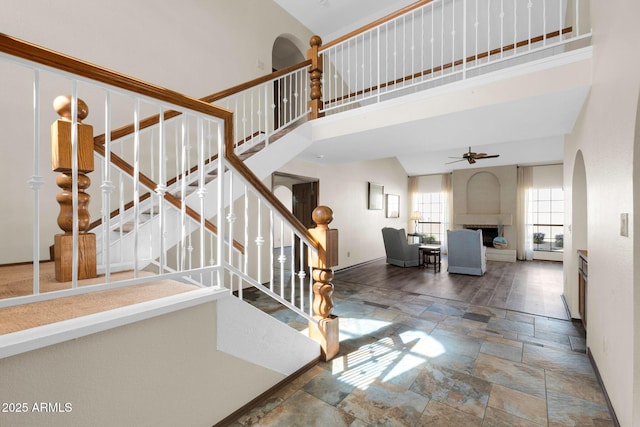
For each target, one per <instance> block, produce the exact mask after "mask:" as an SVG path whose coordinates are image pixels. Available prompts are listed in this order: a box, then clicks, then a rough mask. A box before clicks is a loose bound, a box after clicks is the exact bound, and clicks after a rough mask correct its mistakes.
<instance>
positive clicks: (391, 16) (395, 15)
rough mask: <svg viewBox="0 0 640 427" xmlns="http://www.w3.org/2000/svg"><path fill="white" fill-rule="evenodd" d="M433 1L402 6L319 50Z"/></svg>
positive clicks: (320, 49)
mask: <svg viewBox="0 0 640 427" xmlns="http://www.w3.org/2000/svg"><path fill="white" fill-rule="evenodd" d="M432 1H433V0H420V1H417V2H415V3H413V4H410V5H409V6H406V7H404V8H402V9H400V10H398V11H396V12H393V13H391V14H389V15H387V16H384V17H382V18H380V19H378V20H376V21H373V22H371V23H370V24H367V25H364V26H362V27H360V28H358V29H357V30H354V31H351V32H350V33H347V34H345V35H344V36H342V37H339V38H337V39H335V40H332V41H330V42H329V43H327V44H325V45H324V46H320V48H319V49H318V50H319V51H323V50H326V49H329V48H330V47H332V46H335V45H337V44H339V43H342V42H343V41H345V40H348V39H350V38H352V37H355V36H357V35H360V34H362V33H364V32H365V31H368V30H370V29H372V28H375V27H377V26H378V25H381V24H384V23H385V22H389V21H391V20H393V19H395V18H397V17H399V16H402V15H404V14H405V13H409V12H411V11H412V10H415V9H418V8H419V7H422V6H424V5H426V4H429V3H431V2H432Z"/></svg>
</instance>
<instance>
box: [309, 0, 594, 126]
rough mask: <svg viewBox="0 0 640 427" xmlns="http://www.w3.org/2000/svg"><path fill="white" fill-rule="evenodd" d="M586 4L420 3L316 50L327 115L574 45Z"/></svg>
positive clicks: (551, 0) (584, 31) (536, 0)
mask: <svg viewBox="0 0 640 427" xmlns="http://www.w3.org/2000/svg"><path fill="white" fill-rule="evenodd" d="M590 35H591V30H590V22H589V2H588V1H587V0H529V1H524V0H433V1H429V0H424V1H419V2H416V3H415V4H414V5H411V6H409V7H407V8H405V9H403V10H401V11H399V12H397V13H395V14H393V15H390V16H389V17H386V18H383V19H381V20H379V21H377V22H374V23H372V24H370V25H368V26H366V27H363V28H361V29H360V30H357V31H354V32H353V33H350V34H348V35H347V36H345V37H343V38H341V39H338V40H335V41H333V42H330V43H327V44H325V45H324V46H321V47H320V48H319V50H320V54H321V56H322V63H323V64H324V73H323V79H322V85H323V94H322V99H323V107H322V109H321V112H324V113H325V114H330V113H334V112H339V111H344V110H347V109H352V108H357V107H359V106H363V105H368V104H371V103H377V102H381V101H384V100H387V99H391V98H394V97H398V96H401V95H405V94H408V93H412V92H416V91H419V90H424V89H428V88H432V87H434V86H439V85H443V84H446V83H451V82H454V81H459V80H465V79H467V78H469V77H473V76H477V75H479V74H483V73H487V72H490V71H494V70H496V69H499V68H503V67H508V66H512V65H516V64H519V63H523V62H527V61H531V60H535V59H539V58H541V57H543V56H549V55H554V54H558V53H561V52H563V51H566V50H569V49H572V48H574V47H580V46H582V45H581V44H580V43H581V41H582V40H584V39H587V38H588V37H590Z"/></svg>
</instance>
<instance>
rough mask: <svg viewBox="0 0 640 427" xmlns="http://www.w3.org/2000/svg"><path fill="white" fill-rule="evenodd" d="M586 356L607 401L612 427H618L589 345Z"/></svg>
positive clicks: (616, 418) (618, 423) (618, 424)
mask: <svg viewBox="0 0 640 427" xmlns="http://www.w3.org/2000/svg"><path fill="white" fill-rule="evenodd" d="M587 356H589V362H591V366H592V367H593V371H594V372H595V374H596V379H597V380H598V384H600V388H601V389H602V393H604V399H605V401H606V402H607V407H608V408H609V414H611V420H612V422H613V425H614V427H620V422H619V421H618V417H617V416H616V411H615V410H614V409H613V405H612V404H611V400H610V399H609V393H607V389H606V387H605V386H604V382H603V381H602V377H601V376H600V371H599V370H598V365H596V360H595V359H594V358H593V356H592V355H591V350H590V349H589V347H587Z"/></svg>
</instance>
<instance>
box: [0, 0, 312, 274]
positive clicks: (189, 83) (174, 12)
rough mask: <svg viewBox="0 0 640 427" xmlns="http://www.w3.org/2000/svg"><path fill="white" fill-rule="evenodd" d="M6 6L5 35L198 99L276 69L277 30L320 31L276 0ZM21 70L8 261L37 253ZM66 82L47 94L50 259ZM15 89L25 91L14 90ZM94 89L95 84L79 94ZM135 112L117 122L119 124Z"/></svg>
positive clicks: (6, 87)
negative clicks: (59, 103)
mask: <svg viewBox="0 0 640 427" xmlns="http://www.w3.org/2000/svg"><path fill="white" fill-rule="evenodd" d="M0 10H2V13H1V14H0V29H1V31H2V32H3V33H5V34H8V35H10V36H13V37H17V38H20V39H23V40H26V41H29V42H32V43H35V44H38V45H41V46H44V47H46V48H49V49H53V50H56V51H60V52H62V53H65V54H68V55H71V56H74V57H77V58H80V59H83V60H85V61H89V62H92V63H95V64H97V65H100V66H103V67H106V68H110V69H112V70H115V71H118V72H120V73H123V74H128V75H130V76H132V77H135V78H138V79H141V80H144V81H148V82H150V83H153V84H155V85H159V86H163V87H167V88H169V89H171V90H175V91H178V92H181V93H184V94H186V95H189V96H193V97H196V98H199V97H203V96H205V95H209V94H211V93H214V92H217V91H219V90H222V89H226V88H229V87H231V86H233V85H236V84H239V83H242V82H245V81H248V80H250V79H253V78H255V77H258V76H261V75H264V74H267V73H269V72H270V71H271V60H272V59H271V52H272V47H273V43H274V41H275V40H276V38H277V37H278V36H280V35H282V34H287V38H288V39H290V40H291V39H294V40H295V41H296V42H297V43H296V45H297V46H299V48H300V49H301V50H303V51H304V49H306V46H307V45H308V40H309V38H310V37H311V35H312V34H311V32H310V31H309V30H307V29H306V28H305V27H303V26H302V25H301V24H300V23H298V22H297V21H295V20H294V19H293V18H292V17H291V16H290V15H289V14H288V13H286V12H285V11H284V10H282V9H281V8H280V7H279V6H277V5H276V4H275V3H274V2H271V1H264V0H233V1H232V0H207V1H204V0H184V1H180V2H175V1H168V0H140V1H134V2H131V1H127V0H113V1H109V2H99V1H80V0H59V1H56V2H51V1H41V2H18V1H13V0H0ZM13 72H14V70H13V68H12V69H11V70H7V69H6V68H4V67H3V66H2V65H0V74H2V75H3V79H2V81H0V93H2V94H3V98H2V100H0V111H2V112H3V115H2V118H0V124H1V125H2V126H1V127H2V129H3V139H2V141H1V142H0V144H1V152H2V156H1V158H0V165H1V167H0V181H2V182H3V184H4V185H5V186H6V188H10V189H11V208H10V209H2V210H0V222H2V223H3V224H10V226H8V227H6V228H5V231H4V235H3V239H5V241H7V242H12V244H11V245H0V264H4V263H11V262H23V261H30V260H31V259H32V248H31V240H32V237H31V233H32V231H31V230H32V226H31V222H32V217H31V212H32V199H33V193H32V191H31V190H30V189H29V188H28V186H27V181H28V180H29V179H30V178H31V175H32V174H33V171H32V160H31V158H32V132H31V129H32V127H33V124H32V121H31V120H32V119H31V116H30V111H31V108H32V107H31V103H32V95H31V80H30V79H31V74H27V75H26V76H20V79H19V80H17V81H14V80H11V75H10V74H12V73H13ZM7 76H9V77H10V78H6V77H7ZM47 80H49V79H47ZM61 87H62V88H64V89H60V90H59V91H57V93H54V92H52V93H48V92H47V93H43V95H42V99H41V104H42V108H41V120H42V126H41V135H42V137H41V148H40V150H41V156H40V175H41V176H43V177H44V180H45V185H44V188H43V190H42V196H41V197H40V203H41V209H42V211H43V215H41V219H40V221H41V227H42V233H41V235H40V239H41V241H42V245H41V250H40V256H41V257H43V258H48V246H49V245H50V244H52V243H53V235H54V234H56V233H59V232H60V230H59V228H58V226H57V225H56V216H57V213H58V211H59V207H58V204H57V203H56V202H55V194H56V193H57V192H58V191H59V189H58V187H57V186H56V185H55V182H54V180H55V175H56V174H55V173H53V172H51V169H50V164H51V158H50V154H49V152H50V148H49V147H50V143H49V126H50V123H51V122H52V121H53V120H54V119H55V118H57V117H56V114H55V113H54V112H53V110H52V107H51V103H52V100H53V98H54V97H55V96H57V95H60V94H61V93H60V92H63V93H70V91H71V89H70V85H69V84H66V85H64V86H61ZM14 91H16V92H18V91H19V92H18V93H19V95H17V96H14V95H13V94H14V93H16V92H14ZM86 95H87V93H86V91H85V92H82V93H81V94H80V96H81V97H84V96H86ZM99 107H100V106H96V105H89V108H90V113H89V117H88V119H87V121H88V122H89V123H90V124H94V126H95V127H96V133H101V132H99V130H100V128H101V127H102V125H101V122H102V121H103V119H102V117H101V116H100V115H99V113H97V111H98V110H99ZM131 119H132V117H131V118H127V120H126V121H125V122H123V123H119V120H115V118H114V121H117V122H118V123H117V124H118V125H120V124H124V123H130V122H131V121H132V120H131ZM114 124H116V123H114ZM91 178H92V180H93V185H92V189H93V190H94V191H98V190H95V188H99V173H98V172H94V173H93V174H91ZM94 194H95V193H94ZM96 197H97V196H94V199H93V200H94V201H93V202H92V205H91V207H92V208H93V209H92V211H93V212H92V217H93V219H94V220H95V219H96V218H97V216H98V212H96V209H97V205H98V202H97V199H96Z"/></svg>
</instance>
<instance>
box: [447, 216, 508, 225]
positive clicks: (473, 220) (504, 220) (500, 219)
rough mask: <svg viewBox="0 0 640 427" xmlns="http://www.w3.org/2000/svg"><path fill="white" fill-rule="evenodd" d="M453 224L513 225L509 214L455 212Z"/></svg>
mask: <svg viewBox="0 0 640 427" xmlns="http://www.w3.org/2000/svg"><path fill="white" fill-rule="evenodd" d="M453 222H454V224H455V225H465V224H474V225H513V215H511V214H456V215H454V221H453Z"/></svg>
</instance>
